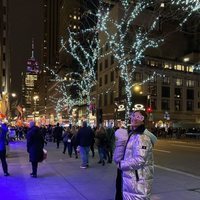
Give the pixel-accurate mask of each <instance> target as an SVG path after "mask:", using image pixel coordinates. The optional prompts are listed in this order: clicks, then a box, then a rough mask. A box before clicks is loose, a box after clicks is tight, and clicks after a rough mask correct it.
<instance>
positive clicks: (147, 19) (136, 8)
mask: <svg viewBox="0 0 200 200" xmlns="http://www.w3.org/2000/svg"><path fill="white" fill-rule="evenodd" d="M197 11H199V1H195V0H193V1H188V0H185V1H183V0H182V1H181V0H171V1H170V0H169V1H152V0H144V1H139V0H138V1H137V0H136V1H130V0H120V1H118V3H117V4H116V5H115V7H114V8H113V9H112V10H110V9H103V10H101V12H100V13H101V14H100V16H101V17H102V20H101V21H102V25H101V27H100V31H101V34H102V35H103V34H105V35H106V37H107V42H108V43H109V46H110V49H112V54H113V56H114V58H115V60H116V62H117V68H118V69H119V72H120V77H121V79H122V80H123V83H124V86H125V94H126V104H125V108H126V115H125V120H126V122H128V119H129V112H130V109H131V100H132V92H131V88H132V86H133V83H134V81H133V78H134V73H135V70H136V68H137V67H138V66H142V60H143V58H144V57H145V54H146V52H147V51H148V50H149V49H150V50H151V49H155V48H158V47H159V46H160V45H161V44H163V43H164V41H165V38H166V37H168V36H169V35H170V34H171V33H170V32H168V33H165V35H163V34H158V31H157V30H158V27H159V23H161V19H162V20H163V19H164V20H165V22H166V21H170V20H177V21H178V22H179V23H177V28H176V29H175V30H173V31H180V30H181V28H182V26H183V25H184V24H185V23H186V22H187V20H188V19H189V18H190V16H191V15H192V14H193V13H195V12H197ZM115 13H118V14H117V15H116V14H115ZM162 22H163V21H162ZM154 74H155V75H156V72H154ZM146 81H148V80H144V82H146Z"/></svg>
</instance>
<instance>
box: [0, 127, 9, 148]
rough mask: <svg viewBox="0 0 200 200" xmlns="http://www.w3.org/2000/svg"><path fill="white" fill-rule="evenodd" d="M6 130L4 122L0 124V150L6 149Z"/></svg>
mask: <svg viewBox="0 0 200 200" xmlns="http://www.w3.org/2000/svg"><path fill="white" fill-rule="evenodd" d="M7 132H8V128H7V126H6V125H5V124H2V126H1V128H0V151H5V150H6V135H7Z"/></svg>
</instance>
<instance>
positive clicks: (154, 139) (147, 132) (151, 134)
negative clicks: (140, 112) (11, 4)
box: [144, 129, 158, 145]
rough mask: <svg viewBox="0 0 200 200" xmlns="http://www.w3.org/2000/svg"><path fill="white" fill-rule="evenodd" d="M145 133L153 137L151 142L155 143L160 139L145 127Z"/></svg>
mask: <svg viewBox="0 0 200 200" xmlns="http://www.w3.org/2000/svg"><path fill="white" fill-rule="evenodd" d="M144 134H145V135H147V136H148V137H149V138H150V139H151V142H152V144H153V145H154V144H155V143H156V142H157V140H158V139H157V137H156V136H155V135H154V134H153V133H151V132H150V131H148V130H147V129H145V131H144Z"/></svg>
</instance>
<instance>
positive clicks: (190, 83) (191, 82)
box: [186, 80, 195, 87]
mask: <svg viewBox="0 0 200 200" xmlns="http://www.w3.org/2000/svg"><path fill="white" fill-rule="evenodd" d="M194 83H195V82H194V81H193V80H187V81H186V86H187V87H194Z"/></svg>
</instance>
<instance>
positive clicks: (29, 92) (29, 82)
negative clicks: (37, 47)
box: [22, 40, 40, 115]
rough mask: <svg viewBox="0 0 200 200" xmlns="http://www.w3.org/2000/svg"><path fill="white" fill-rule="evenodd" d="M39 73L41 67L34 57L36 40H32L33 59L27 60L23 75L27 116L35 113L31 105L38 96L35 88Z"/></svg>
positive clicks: (23, 92) (23, 101) (23, 91)
mask: <svg viewBox="0 0 200 200" xmlns="http://www.w3.org/2000/svg"><path fill="white" fill-rule="evenodd" d="M39 72H40V69H39V65H38V62H37V60H36V59H35V57H34V40H32V51H31V58H29V59H28V60H27V66H26V72H25V73H24V74H23V82H22V104H23V106H24V107H25V109H26V115H30V114H32V112H33V108H32V106H31V105H32V103H33V102H34V99H33V97H34V95H36V94H37V90H35V87H36V81H37V79H38V75H39Z"/></svg>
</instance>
